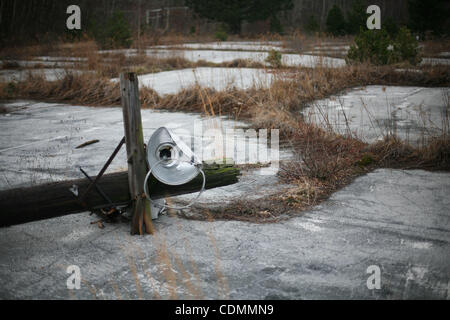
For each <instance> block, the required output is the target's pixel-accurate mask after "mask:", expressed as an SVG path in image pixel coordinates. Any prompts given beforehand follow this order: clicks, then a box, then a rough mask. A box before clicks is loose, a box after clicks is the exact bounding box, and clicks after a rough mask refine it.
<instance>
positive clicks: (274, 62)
mask: <svg viewBox="0 0 450 320" xmlns="http://www.w3.org/2000/svg"><path fill="white" fill-rule="evenodd" d="M281 58H282V55H281V53H280V52H279V51H276V50H271V51H270V52H269V55H268V56H267V58H266V62H267V63H268V64H270V66H271V67H272V68H280V67H281V65H282V63H281Z"/></svg>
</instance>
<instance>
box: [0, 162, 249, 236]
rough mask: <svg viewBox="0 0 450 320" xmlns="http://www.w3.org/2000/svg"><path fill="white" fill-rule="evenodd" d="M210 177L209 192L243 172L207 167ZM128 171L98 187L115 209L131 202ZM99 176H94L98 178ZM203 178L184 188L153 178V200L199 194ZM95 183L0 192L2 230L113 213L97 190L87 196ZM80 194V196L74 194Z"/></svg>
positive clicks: (110, 176)
mask: <svg viewBox="0 0 450 320" xmlns="http://www.w3.org/2000/svg"><path fill="white" fill-rule="evenodd" d="M203 171H204V172H205V175H206V187H205V189H213V188H218V187H223V186H227V185H231V184H234V183H236V182H238V178H239V175H240V171H239V169H238V168H236V167H235V166H234V165H228V164H207V163H204V164H203ZM128 176H129V175H128V172H126V171H123V172H116V173H109V174H105V175H104V176H103V177H102V178H101V179H100V180H99V181H98V182H97V185H98V186H99V187H100V188H101V190H102V191H104V193H105V194H106V195H107V196H108V197H109V198H110V199H111V201H112V202H113V204H114V205H115V206H126V205H128V204H130V203H131V199H130V196H131V195H130V190H129V184H128V182H129V179H128ZM96 178H97V177H92V179H96ZM202 182H203V178H202V177H201V175H198V176H197V177H196V178H195V179H194V180H192V181H191V182H189V183H186V184H184V185H181V186H169V185H166V184H163V183H162V182H160V181H158V180H156V178H154V177H153V176H152V177H150V179H149V181H148V189H149V191H150V194H151V196H152V198H154V199H160V198H163V197H173V196H178V195H182V194H188V193H197V192H198V190H200V188H201V186H202ZM90 185H91V182H90V181H89V180H88V179H86V178H83V179H76V180H68V181H58V182H52V183H46V184H41V185H37V186H33V187H22V188H20V187H19V188H15V189H9V190H2V191H0V208H1V210H0V227H6V226H11V225H17V224H22V223H27V222H32V221H38V220H43V219H51V218H56V217H60V216H65V215H69V214H75V213H81V212H86V211H88V210H99V209H101V208H104V209H106V210H109V209H110V208H111V204H110V203H109V202H108V201H105V199H104V198H103V197H102V196H101V195H100V194H99V192H96V190H94V188H91V191H90V192H88V193H87V194H86V196H85V197H84V199H83V201H81V199H80V197H81V196H82V195H83V194H85V193H86V191H87V189H88V188H89V186H90ZM74 191H76V194H78V195H76V194H74V193H73V192H74Z"/></svg>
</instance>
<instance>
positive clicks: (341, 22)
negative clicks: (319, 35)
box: [326, 4, 347, 36]
mask: <svg viewBox="0 0 450 320" xmlns="http://www.w3.org/2000/svg"><path fill="white" fill-rule="evenodd" d="M326 25H327V31H328V32H329V33H331V34H332V35H334V36H339V35H344V34H345V29H346V27H347V24H346V22H345V18H344V15H343V14H342V10H341V8H339V6H338V5H336V4H335V5H334V6H333V7H332V8H331V10H330V11H329V12H328V16H327V21H326Z"/></svg>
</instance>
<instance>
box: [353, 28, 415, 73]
mask: <svg viewBox="0 0 450 320" xmlns="http://www.w3.org/2000/svg"><path fill="white" fill-rule="evenodd" d="M347 61H348V62H355V61H356V62H370V63H372V64H376V65H385V64H391V63H398V62H403V61H408V62H409V63H411V64H417V63H418V62H420V58H419V46H418V42H417V40H416V39H415V38H414V36H413V35H411V33H410V32H409V30H408V29H407V28H405V27H403V28H401V29H400V31H399V32H398V34H397V36H396V37H395V39H392V38H391V37H390V36H389V34H388V32H387V31H386V30H385V29H382V30H363V29H362V28H361V29H360V33H359V35H358V36H357V37H356V38H355V45H352V46H351V47H350V50H349V52H348V55H347Z"/></svg>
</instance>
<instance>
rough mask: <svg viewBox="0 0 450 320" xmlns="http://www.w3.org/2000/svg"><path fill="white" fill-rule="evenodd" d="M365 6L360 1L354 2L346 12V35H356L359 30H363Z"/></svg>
mask: <svg viewBox="0 0 450 320" xmlns="http://www.w3.org/2000/svg"><path fill="white" fill-rule="evenodd" d="M367 17H368V15H367V13H366V6H365V5H364V2H363V1H362V0H355V1H353V3H352V7H351V9H350V11H349V12H348V22H347V28H346V29H347V30H346V31H347V33H349V34H358V32H359V29H360V28H365V27H366V23H367Z"/></svg>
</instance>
